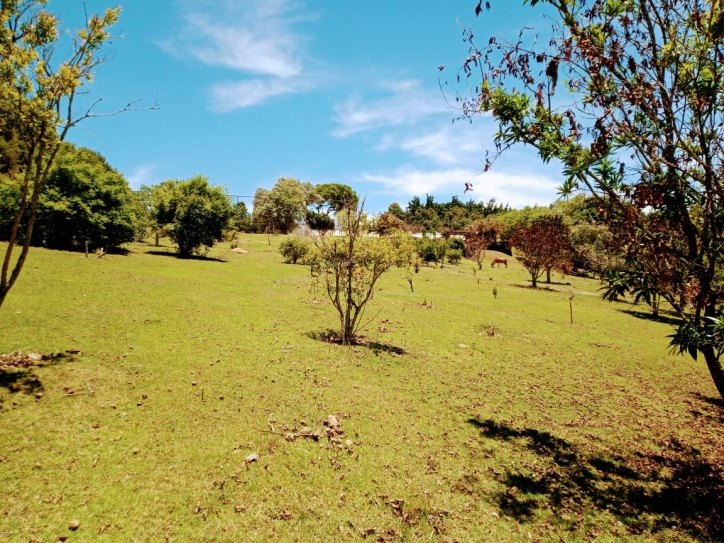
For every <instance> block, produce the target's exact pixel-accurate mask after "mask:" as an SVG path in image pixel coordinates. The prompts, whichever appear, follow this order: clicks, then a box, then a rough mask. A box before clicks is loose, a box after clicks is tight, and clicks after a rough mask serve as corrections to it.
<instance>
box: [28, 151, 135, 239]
mask: <svg viewBox="0 0 724 543" xmlns="http://www.w3.org/2000/svg"><path fill="white" fill-rule="evenodd" d="M134 200H135V197H134V195H133V192H132V191H131V188H130V187H129V186H128V182H127V181H126V179H125V178H124V177H123V176H122V175H121V174H120V173H118V172H117V171H116V170H114V169H113V168H111V167H110V166H109V165H108V163H107V162H106V160H105V158H103V157H102V156H101V155H100V154H98V153H96V152H95V151H91V150H90V149H85V148H82V147H81V148H78V149H76V148H75V147H74V146H73V145H71V144H69V143H64V144H63V145H62V147H61V149H60V151H59V152H58V155H57V157H56V160H55V166H54V168H53V170H51V172H50V175H49V176H48V180H47V181H46V184H45V190H44V191H43V193H42V195H41V196H40V199H39V202H38V212H37V218H36V221H35V228H34V232H33V239H32V244H33V245H40V246H43V247H49V248H54V249H71V248H81V247H83V246H84V244H85V243H86V242H88V244H89V245H90V246H91V247H94V248H98V247H103V248H106V249H108V248H111V247H118V246H119V245H121V244H123V243H126V242H129V241H133V239H134V237H135V232H136V223H137V221H138V219H137V216H136V207H135V201H134Z"/></svg>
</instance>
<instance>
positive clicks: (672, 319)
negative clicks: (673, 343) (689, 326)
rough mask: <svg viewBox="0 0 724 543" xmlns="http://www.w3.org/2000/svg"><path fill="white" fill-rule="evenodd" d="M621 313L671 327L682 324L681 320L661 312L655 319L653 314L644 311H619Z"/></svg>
mask: <svg viewBox="0 0 724 543" xmlns="http://www.w3.org/2000/svg"><path fill="white" fill-rule="evenodd" d="M618 311H620V312H621V313H626V314H627V315H631V316H632V317H636V318H637V319H643V320H647V321H654V322H663V323H664V324H670V325H671V326H678V325H679V324H681V319H679V318H678V317H675V316H668V315H664V314H663V312H659V316H658V317H655V316H654V315H653V314H652V313H648V312H644V311H636V310H634V309H619V310H618Z"/></svg>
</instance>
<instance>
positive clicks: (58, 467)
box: [0, 235, 724, 542]
mask: <svg viewBox="0 0 724 543" xmlns="http://www.w3.org/2000/svg"><path fill="white" fill-rule="evenodd" d="M281 239H283V238H281V237H272V238H271V242H272V245H271V246H270V245H268V244H267V238H266V236H251V235H246V236H242V241H241V247H242V248H245V249H247V250H249V251H250V253H249V254H246V255H242V254H236V253H231V252H228V251H227V247H228V244H227V245H225V246H222V247H218V248H215V249H214V250H213V251H212V252H211V253H210V255H209V256H211V257H215V258H218V259H219V260H218V261H217V260H188V261H182V260H178V259H176V258H174V257H172V256H163V255H159V254H149V251H153V250H154V248H153V247H150V246H146V245H133V246H130V253H129V254H128V255H126V256H121V255H109V256H108V257H107V258H106V259H102V260H99V259H95V258H90V259H86V258H84V257H83V255H81V254H78V253H67V252H58V251H46V250H42V249H33V250H32V251H31V254H30V257H29V259H28V262H27V264H26V267H25V270H24V272H23V274H22V276H21V278H20V280H19V281H18V284H17V285H16V287H15V289H14V290H13V291H12V292H11V293H10V295H9V297H8V299H7V301H6V303H5V306H4V307H3V308H2V309H0V330H1V331H2V333H1V334H0V352H2V353H8V352H12V351H16V350H22V351H26V352H27V351H41V352H44V353H51V352H59V351H64V350H66V349H69V348H76V349H80V350H81V351H82V353H81V354H80V355H77V356H75V357H74V358H73V359H68V358H65V359H59V360H58V361H57V362H56V363H53V364H50V365H48V366H45V367H42V368H38V369H37V370H34V371H33V372H29V375H27V376H25V378H26V379H28V381H27V383H28V387H27V390H26V392H27V393H25V392H22V391H21V392H15V393H13V392H11V391H10V387H9V385H8V383H7V382H5V381H3V382H5V387H3V386H1V384H2V383H1V382H0V406H1V407H0V496H2V499H0V540H2V541H24V542H27V541H47V542H50V541H57V540H58V538H59V537H60V536H64V537H65V536H67V537H68V541H123V542H126V541H154V542H155V541H199V542H208V541H214V542H216V541H218V542H222V541H223V542H225V541H230V542H231V541H269V540H272V539H274V540H278V541H300V542H302V541H325V542H326V541H346V540H350V541H351V540H362V538H363V537H364V538H365V540H367V541H390V542H392V541H395V542H396V541H418V540H420V541H439V542H443V541H446V542H453V541H458V542H468V541H470V542H472V541H475V542H478V541H531V540H532V541H536V540H538V541H589V540H594V539H595V540H598V541H640V540H659V541H673V540H681V541H706V540H716V539H717V538H719V537H721V536H722V517H721V515H722V513H721V511H722V508H723V506H724V503H723V501H722V500H723V499H724V498H722V496H723V495H724V492H723V491H722V490H723V489H722V482H721V481H722V479H721V476H722V473H723V470H722V466H721V459H722V456H724V455H722V453H723V452H724V446H723V443H724V440H723V438H722V435H721V422H722V420H723V418H724V410H723V409H722V404H721V403H720V402H719V400H716V399H714V398H715V397H716V391H715V389H714V387H713V385H712V384H711V382H710V378H709V376H708V374H707V372H706V368H705V366H704V364H703V362H699V363H697V362H694V361H692V360H690V359H689V358H684V357H674V356H670V355H668V351H667V346H666V345H667V340H666V338H665V336H666V334H668V333H670V326H669V325H667V324H665V323H662V322H656V321H653V320H651V319H648V318H645V317H646V316H647V313H646V311H645V308H638V307H637V308H633V310H632V308H631V307H630V306H628V305H626V304H607V303H605V302H602V301H600V299H599V298H598V297H597V296H595V295H594V294H595V292H596V290H597V288H598V285H597V284H596V282H594V281H591V280H586V279H581V278H576V277H567V278H565V279H563V280H561V279H560V277H559V276H557V275H556V276H555V277H554V281H556V280H558V281H559V283H561V284H554V285H552V287H553V288H555V289H558V290H557V291H548V290H537V291H532V290H530V289H527V288H524V286H525V284H526V274H525V270H523V269H522V268H521V267H520V266H519V265H518V264H517V263H515V262H513V263H512V265H511V267H510V268H509V269H502V268H501V269H497V268H496V269H490V268H489V267H488V265H489V264H486V266H485V267H484V269H483V270H482V271H478V272H477V273H475V274H473V264H472V263H470V262H469V261H465V262H464V263H463V264H461V265H460V266H446V267H445V268H444V269H436V268H432V267H430V268H428V267H423V268H422V269H421V270H420V273H419V274H417V275H415V276H414V289H415V292H414V293H412V292H410V288H409V285H408V283H407V281H406V280H405V277H404V274H403V273H401V272H399V271H395V272H393V273H390V274H389V275H388V276H386V277H385V278H384V279H383V281H382V290H381V291H380V292H379V293H377V294H376V295H375V299H374V300H373V302H372V303H371V306H370V309H369V311H368V314H367V316H368V317H369V318H372V317H374V320H373V321H372V322H371V323H370V324H369V326H368V329H367V330H366V331H364V332H363V333H364V334H365V336H367V337H368V338H369V340H370V341H372V342H376V343H378V344H380V345H381V346H383V347H384V346H388V347H390V348H377V349H372V348H367V347H362V346H358V347H352V348H348V347H341V346H337V345H332V344H328V343H325V342H322V341H319V340H315V339H313V336H314V333H315V332H316V333H318V332H323V331H325V330H326V329H329V328H335V327H336V326H337V323H338V320H337V319H336V317H335V314H334V310H333V308H332V306H331V305H330V304H329V303H325V302H323V301H322V302H321V303H315V301H314V300H313V299H312V293H310V291H309V278H308V270H307V268H305V267H303V266H292V265H285V264H282V263H281V260H282V259H281V256H280V255H279V254H278V253H277V251H276V245H278V243H279V241H281ZM165 250H169V251H170V250H171V248H170V247H169V248H167V249H165ZM489 261H490V256H488V257H487V258H486V262H489ZM564 282H566V283H567V282H570V283H571V284H570V285H568V284H562V283H564ZM493 287H496V288H497V291H498V296H497V300H495V301H494V299H493V295H492V291H493ZM571 289H575V291H576V292H577V293H578V294H577V295H576V297H575V299H574V301H573V303H574V322H575V323H574V324H573V325H571V324H570V323H569V320H570V316H569V293H570V290H571ZM317 302H318V301H317ZM378 312H379V313H378ZM491 329H495V330H496V331H497V334H496V335H495V336H490V335H488V331H489V330H491ZM399 349H403V350H404V354H396V352H398V351H399ZM30 373H32V374H34V375H35V376H37V380H38V381H39V383H40V384H41V385H42V392H43V396H42V399H39V400H38V399H36V398H35V395H34V392H36V391H37V389H34V388H33V385H32V383H33V382H32V380H31V379H30ZM18 382H21V383H22V381H18ZM192 382H195V383H196V385H195V386H193V385H192ZM34 386H38V383H35V385H34ZM69 390H73V391H74V392H77V393H78V392H83V393H84V394H73V395H68V394H67V391H69ZM86 392H88V393H86ZM90 392H92V393H90ZM144 395H145V398H144ZM222 398H223V399H222ZM139 403H140V404H141V405H137V404H139ZM331 413H337V414H339V415H340V417H341V422H342V429H343V430H344V432H345V434H344V435H343V436H341V442H339V443H335V442H333V441H330V440H327V439H326V438H323V439H321V440H320V441H319V442H314V441H312V440H307V439H303V438H300V439H297V440H294V441H287V440H285V439H284V437H283V436H282V435H278V434H283V433H285V432H287V431H292V430H293V429H294V428H295V427H296V428H297V429H298V428H300V427H301V422H300V421H305V422H306V423H308V424H309V426H311V427H312V428H313V429H317V430H323V425H322V422H321V421H322V419H323V418H324V417H325V416H327V415H328V414H331ZM272 429H273V431H274V432H277V433H278V434H276V433H270V432H271V431H272ZM346 440H350V441H351V442H352V444H351V446H347V445H345V441H346ZM255 452H256V453H258V454H259V461H258V462H255V463H251V464H248V465H247V464H245V461H244V459H245V458H246V457H247V456H248V455H249V454H251V453H255ZM396 500H400V501H396ZM402 502H404V503H402ZM712 504H713V506H712ZM716 508H719V509H718V511H717V509H716ZM72 519H77V520H79V521H80V528H79V529H78V530H77V531H69V530H68V523H69V521H71V520H72ZM373 530H374V531H373Z"/></svg>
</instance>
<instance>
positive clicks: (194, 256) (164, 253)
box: [146, 251, 226, 262]
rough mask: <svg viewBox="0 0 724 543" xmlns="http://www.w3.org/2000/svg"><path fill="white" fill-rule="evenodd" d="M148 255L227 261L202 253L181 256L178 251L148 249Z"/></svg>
mask: <svg viewBox="0 0 724 543" xmlns="http://www.w3.org/2000/svg"><path fill="white" fill-rule="evenodd" d="M146 254H147V255H154V256H170V257H173V258H178V259H179V260H203V261H206V262H226V260H223V259H221V258H214V257H211V256H200V255H191V256H187V257H182V256H179V254H178V253H170V252H167V251H148V252H146Z"/></svg>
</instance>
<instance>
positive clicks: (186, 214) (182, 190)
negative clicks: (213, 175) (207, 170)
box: [146, 175, 232, 258]
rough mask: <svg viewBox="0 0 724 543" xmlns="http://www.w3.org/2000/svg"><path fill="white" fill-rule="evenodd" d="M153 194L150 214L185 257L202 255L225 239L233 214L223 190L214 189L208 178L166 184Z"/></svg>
mask: <svg viewBox="0 0 724 543" xmlns="http://www.w3.org/2000/svg"><path fill="white" fill-rule="evenodd" d="M146 190H149V189H146ZM150 192H151V195H152V197H151V199H150V205H151V208H150V214H151V216H152V217H153V219H154V221H155V223H156V224H158V225H159V226H161V227H162V228H163V229H164V231H165V232H166V233H167V235H168V236H169V237H170V238H171V239H172V240H173V242H174V243H175V244H176V245H177V247H178V253H179V256H181V257H182V258H188V257H189V256H191V255H192V254H195V253H203V252H205V251H206V250H208V248H210V247H213V245H214V243H216V242H217V241H221V239H222V238H223V235H224V229H225V228H226V227H227V225H228V223H229V218H230V217H231V212H232V210H231V202H230V200H229V197H228V195H227V194H226V191H225V190H224V188H223V187H219V186H212V185H210V184H209V180H208V179H207V178H206V177H204V176H201V175H197V176H195V177H192V178H191V179H188V180H177V179H170V180H168V181H164V182H163V183H160V184H158V185H155V186H154V187H151V188H150Z"/></svg>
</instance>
